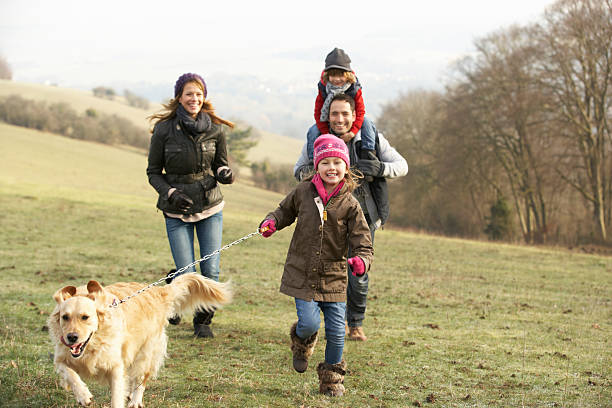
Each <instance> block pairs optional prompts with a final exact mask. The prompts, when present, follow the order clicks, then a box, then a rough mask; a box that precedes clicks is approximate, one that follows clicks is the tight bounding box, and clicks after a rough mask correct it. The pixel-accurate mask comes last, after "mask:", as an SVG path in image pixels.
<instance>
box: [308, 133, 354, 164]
mask: <svg viewBox="0 0 612 408" xmlns="http://www.w3.org/2000/svg"><path fill="white" fill-rule="evenodd" d="M326 157H339V158H341V159H342V160H344V162H345V163H346V168H347V169H348V168H349V167H350V163H351V160H350V159H349V152H348V148H347V147H346V143H344V140H342V139H340V138H339V137H337V136H334V135H330V134H329V133H328V134H325V135H321V136H319V137H318V138H316V139H315V142H314V164H315V166H314V168H315V171H316V170H317V167H318V166H319V162H320V161H321V160H323V159H324V158H326Z"/></svg>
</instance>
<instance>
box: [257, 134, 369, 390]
mask: <svg viewBox="0 0 612 408" xmlns="http://www.w3.org/2000/svg"><path fill="white" fill-rule="evenodd" d="M314 163H315V169H316V174H315V175H314V176H312V177H310V178H308V179H306V180H304V181H302V182H301V183H300V184H299V185H298V186H297V187H296V188H295V189H294V190H293V191H292V192H291V193H289V195H287V197H285V199H284V200H283V201H282V202H281V203H280V204H279V206H278V208H277V209H276V210H275V211H273V212H271V213H269V214H268V215H267V216H266V218H265V219H264V221H263V222H262V223H261V224H260V231H261V232H262V235H263V236H264V237H266V238H267V237H269V236H270V235H272V234H273V233H274V232H275V231H276V230H281V229H283V228H285V227H287V226H289V225H291V224H292V223H293V222H294V221H295V219H296V218H297V220H298V221H297V225H296V227H295V232H294V233H293V237H292V239H291V244H290V245H289V251H288V253H287V260H286V262H285V269H284V272H283V277H282V280H281V287H280V291H281V292H282V293H284V294H286V295H289V296H292V297H294V298H295V307H296V310H297V318H298V320H297V322H296V323H294V324H293V325H292V326H291V331H290V336H291V350H292V352H293V368H295V370H296V371H297V372H299V373H303V372H304V371H306V369H307V368H308V358H309V357H310V356H311V355H312V353H313V351H314V347H315V344H316V343H317V333H318V330H319V327H320V324H321V318H320V311H323V316H324V319H325V336H326V339H327V345H326V347H325V361H324V362H322V363H320V364H319V365H318V367H317V373H318V375H319V391H320V392H321V393H322V394H326V395H330V396H341V395H342V394H343V393H344V385H343V383H344V375H345V373H346V362H345V361H344V360H343V359H342V350H343V348H344V335H345V332H344V315H345V311H346V286H347V280H348V276H347V270H346V268H347V266H346V265H347V259H346V254H347V253H348V248H349V246H350V248H351V251H352V254H354V256H353V257H352V258H350V259H349V260H348V264H350V265H351V267H352V270H353V274H355V275H363V274H364V273H365V272H366V271H367V270H368V269H369V268H370V264H371V262H372V258H373V253H372V242H371V239H370V229H369V228H368V224H367V222H366V219H365V217H364V215H363V212H362V210H361V206H360V205H359V203H358V202H357V199H355V197H353V194H352V193H351V192H352V190H353V189H354V188H355V187H356V181H355V176H354V174H353V173H352V172H351V171H350V169H349V153H348V149H347V147H346V144H345V143H344V142H343V141H342V139H339V138H337V137H336V136H333V135H330V134H327V135H323V136H321V137H319V138H317V140H316V141H315V144H314Z"/></svg>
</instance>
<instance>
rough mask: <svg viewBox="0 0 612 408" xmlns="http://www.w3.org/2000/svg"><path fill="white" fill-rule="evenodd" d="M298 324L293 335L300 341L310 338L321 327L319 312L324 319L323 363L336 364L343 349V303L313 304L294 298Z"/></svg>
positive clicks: (312, 302) (344, 304)
mask: <svg viewBox="0 0 612 408" xmlns="http://www.w3.org/2000/svg"><path fill="white" fill-rule="evenodd" d="M295 309H296V311H297V317H298V323H297V327H296V329H295V333H296V334H297V335H298V337H299V338H301V339H307V338H308V337H310V336H312V335H313V334H314V333H315V332H316V331H318V330H319V327H321V311H322V312H323V318H324V319H325V338H326V339H327V345H326V346H325V362H326V363H328V364H338V363H339V362H340V361H342V351H343V349H344V314H345V312H346V303H344V302H315V301H314V300H311V301H306V300H302V299H298V298H295Z"/></svg>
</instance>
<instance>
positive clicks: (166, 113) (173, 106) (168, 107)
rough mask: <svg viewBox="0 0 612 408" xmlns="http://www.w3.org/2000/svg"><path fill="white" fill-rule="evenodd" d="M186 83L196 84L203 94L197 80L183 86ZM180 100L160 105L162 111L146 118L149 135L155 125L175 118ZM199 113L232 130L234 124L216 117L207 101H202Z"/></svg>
mask: <svg viewBox="0 0 612 408" xmlns="http://www.w3.org/2000/svg"><path fill="white" fill-rule="evenodd" d="M188 83H194V84H196V85H197V86H198V87H199V88H200V89H201V90H202V92H204V85H202V83H201V82H200V81H197V80H194V81H189V82H187V83H186V84H185V85H187V84H188ZM183 89H185V87H184V86H183ZM182 92H183V91H182V90H181V94H182ZM180 98H181V97H180V96H177V97H176V98H174V99H170V101H169V102H168V103H167V104H162V106H163V107H164V109H163V110H161V111H160V112H157V113H154V114H152V115H151V116H149V117H148V118H147V119H149V122H150V123H151V128H150V129H149V131H150V132H151V133H153V128H154V127H155V124H156V123H158V122H162V121H165V120H168V119H172V118H174V117H175V116H176V110H177V109H178V107H179V105H180V104H181V103H180V102H179V99H180ZM201 112H205V113H207V114H208V116H210V119H211V120H212V122H213V123H216V124H218V125H221V124H223V125H227V126H229V127H230V128H232V129H233V128H234V123H232V122H230V121H229V120H225V119H222V118H220V117H219V116H217V114H216V113H215V108H214V107H213V105H212V103H211V102H210V101H209V100H204V103H203V104H202V109H201Z"/></svg>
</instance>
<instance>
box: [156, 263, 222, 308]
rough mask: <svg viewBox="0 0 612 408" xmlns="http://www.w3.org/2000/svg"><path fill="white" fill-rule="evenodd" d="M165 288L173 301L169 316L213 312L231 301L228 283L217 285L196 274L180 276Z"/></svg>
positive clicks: (217, 283)
mask: <svg viewBox="0 0 612 408" xmlns="http://www.w3.org/2000/svg"><path fill="white" fill-rule="evenodd" d="M165 288H168V290H169V291H170V293H171V296H172V299H173V302H172V306H173V307H172V310H171V311H170V315H169V316H173V315H179V316H180V315H183V314H188V313H192V312H193V311H195V310H197V309H205V310H208V311H211V310H215V309H218V308H220V307H221V306H223V305H226V304H228V303H229V302H230V301H231V300H232V291H231V286H230V283H229V282H225V283H219V282H216V281H214V280H212V279H208V278H205V277H203V276H202V275H199V274H197V273H186V274H183V275H180V276H178V277H177V278H175V279H174V280H173V281H172V283H171V284H170V285H167V286H166V287H165Z"/></svg>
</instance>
